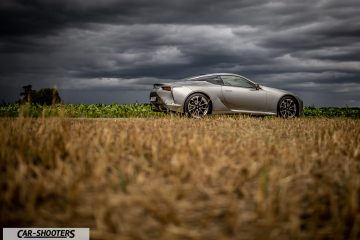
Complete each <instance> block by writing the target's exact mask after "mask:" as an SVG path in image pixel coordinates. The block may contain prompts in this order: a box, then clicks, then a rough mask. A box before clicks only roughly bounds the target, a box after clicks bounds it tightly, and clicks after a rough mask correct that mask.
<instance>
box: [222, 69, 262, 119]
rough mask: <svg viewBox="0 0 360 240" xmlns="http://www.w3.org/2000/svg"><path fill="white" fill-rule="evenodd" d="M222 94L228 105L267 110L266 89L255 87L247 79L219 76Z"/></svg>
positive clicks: (242, 108)
mask: <svg viewBox="0 0 360 240" xmlns="http://www.w3.org/2000/svg"><path fill="white" fill-rule="evenodd" d="M221 79H222V80H223V82H224V85H223V86H222V94H223V97H224V99H225V101H226V104H227V105H228V107H229V108H230V109H232V110H242V111H259V112H266V111H268V107H267V102H266V91H264V90H262V89H261V88H256V85H255V84H254V83H252V82H250V81H249V80H247V79H245V78H243V77H241V76H234V75H224V76H221Z"/></svg>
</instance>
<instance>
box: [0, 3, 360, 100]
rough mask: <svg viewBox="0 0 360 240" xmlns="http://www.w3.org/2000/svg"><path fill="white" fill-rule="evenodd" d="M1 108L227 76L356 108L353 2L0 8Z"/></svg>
mask: <svg viewBox="0 0 360 240" xmlns="http://www.w3.org/2000/svg"><path fill="white" fill-rule="evenodd" d="M0 22H1V25H0V35H1V36H0V54H1V55H0V56H1V57H0V101H1V100H4V101H15V100H16V99H18V98H19V93H20V91H21V87H22V86H23V85H27V84H32V85H33V88H34V89H40V88H44V87H53V86H56V87H57V88H58V89H59V90H60V95H61V97H62V98H63V100H64V101H65V102H67V103H130V102H147V101H148V94H149V90H150V89H151V87H152V84H153V83H157V82H163V81H167V82H169V81H172V80H174V79H181V78H185V77H189V76H193V75H198V74H203V73H213V72H230V73H237V74H241V75H244V76H246V77H248V78H250V79H252V80H253V81H255V82H258V83H260V84H263V85H267V86H270V87H276V88H282V89H286V90H290V91H292V92H295V93H297V94H298V95H300V96H301V97H302V98H303V100H304V102H305V105H315V106H360V1H359V0H336V1H335V0H320V1H316V0H301V1H299V0H293V1H291V0H272V1H264V0H222V1H220V0H216V1H212V0H200V1H197V0H182V1H180V0H152V1H149V0H141V1H137V0H119V1H117V0H1V1H0Z"/></svg>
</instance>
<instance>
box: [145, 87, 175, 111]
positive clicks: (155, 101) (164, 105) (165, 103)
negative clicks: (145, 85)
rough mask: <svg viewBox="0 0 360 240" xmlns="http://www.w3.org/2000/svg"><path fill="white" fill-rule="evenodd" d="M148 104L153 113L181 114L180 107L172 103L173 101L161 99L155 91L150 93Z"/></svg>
mask: <svg viewBox="0 0 360 240" xmlns="http://www.w3.org/2000/svg"><path fill="white" fill-rule="evenodd" d="M150 104H151V106H152V110H153V111H155V112H168V111H172V112H181V109H182V106H181V105H180V104H176V103H174V100H173V99H165V100H164V99H163V98H161V97H160V96H159V94H158V93H157V92H156V91H152V92H150Z"/></svg>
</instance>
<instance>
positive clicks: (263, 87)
mask: <svg viewBox="0 0 360 240" xmlns="http://www.w3.org/2000/svg"><path fill="white" fill-rule="evenodd" d="M260 87H261V88H262V89H263V90H265V91H267V92H270V93H274V94H281V95H284V94H291V95H295V94H294V93H292V92H289V91H285V90H282V89H277V88H271V87H266V86H263V85H261V86H260Z"/></svg>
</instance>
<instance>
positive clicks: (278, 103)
mask: <svg viewBox="0 0 360 240" xmlns="http://www.w3.org/2000/svg"><path fill="white" fill-rule="evenodd" d="M285 97H291V98H292V99H293V100H294V101H295V104H296V116H297V117H298V116H299V115H300V109H299V107H300V103H299V100H298V99H297V98H296V97H295V96H294V95H291V94H285V95H283V96H281V97H280V98H279V100H278V102H277V105H276V115H279V107H280V102H281V100H282V99H283V98H285Z"/></svg>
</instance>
